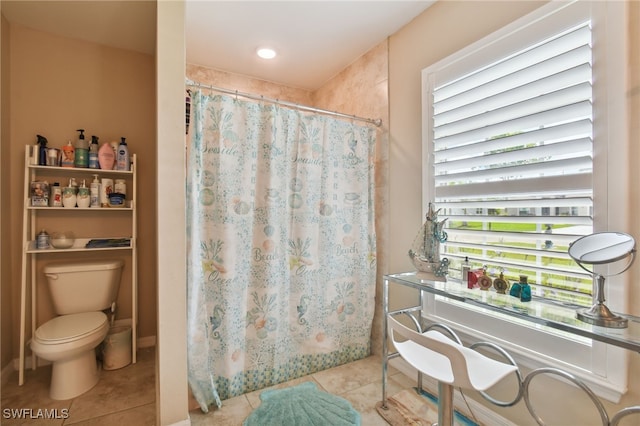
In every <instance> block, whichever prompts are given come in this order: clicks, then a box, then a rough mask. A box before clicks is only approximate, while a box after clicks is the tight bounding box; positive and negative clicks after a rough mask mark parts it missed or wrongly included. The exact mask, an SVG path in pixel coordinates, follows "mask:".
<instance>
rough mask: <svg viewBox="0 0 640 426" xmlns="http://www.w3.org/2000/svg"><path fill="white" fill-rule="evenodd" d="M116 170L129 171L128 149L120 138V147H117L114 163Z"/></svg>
mask: <svg viewBox="0 0 640 426" xmlns="http://www.w3.org/2000/svg"><path fill="white" fill-rule="evenodd" d="M116 164H117V165H116V170H125V171H129V148H128V147H127V142H126V141H125V138H121V140H120V145H119V146H118V159H117V163H116Z"/></svg>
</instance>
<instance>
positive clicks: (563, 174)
mask: <svg viewBox="0 0 640 426" xmlns="http://www.w3.org/2000/svg"><path fill="white" fill-rule="evenodd" d="M603 3H606V2H603ZM623 18H624V6H623V5H620V4H618V5H615V4H608V5H607V4H597V3H596V2H586V1H585V2H572V3H559V2H551V3H550V4H547V5H545V6H543V7H541V8H539V9H538V10H536V11H535V12H533V13H532V14H530V15H529V16H526V17H524V18H522V19H521V20H518V21H517V22H514V23H513V24H511V25H509V26H508V27H506V28H504V29H502V30H500V31H498V32H497V33H495V34H493V35H490V36H488V37H487V38H485V39H483V40H481V41H479V42H478V43H475V44H474V45H472V46H469V47H468V48H466V49H464V50H463V51H461V52H458V53H456V54H454V55H452V56H451V57H449V58H446V59H444V60H442V61H441V62H439V63H436V64H434V65H432V66H430V67H429V68H427V69H425V70H423V115H424V120H423V122H424V129H423V134H424V136H423V142H424V146H423V152H424V157H425V165H426V166H425V168H424V169H425V172H424V179H423V182H424V186H423V188H424V189H423V193H424V197H425V201H424V203H423V204H424V205H427V204H428V202H429V201H433V202H435V205H436V207H437V208H440V209H442V210H441V212H440V216H441V217H447V218H448V222H447V229H446V231H447V234H448V241H447V243H446V244H445V245H444V247H443V253H444V254H443V255H444V256H446V257H447V258H448V259H449V261H450V264H451V269H450V277H451V278H452V279H456V278H460V264H461V262H462V261H463V260H464V259H465V257H466V258H468V259H469V261H470V263H471V264H472V268H481V267H483V266H485V265H486V267H487V268H488V270H489V272H490V273H491V274H492V275H494V276H497V275H498V274H499V273H500V272H501V271H504V274H505V276H506V277H507V278H508V279H510V280H511V281H514V280H515V281H517V280H518V278H519V276H520V275H526V276H527V278H528V282H529V283H530V284H531V287H532V293H533V294H534V297H541V298H547V299H551V300H555V301H559V302H563V303H571V304H574V305H576V306H577V307H580V306H582V307H586V306H591V304H592V303H593V302H592V288H593V283H592V279H591V277H590V275H589V274H587V273H585V271H584V270H582V269H581V268H580V267H578V265H577V264H576V263H575V262H574V261H573V260H572V259H571V258H570V257H569V256H568V254H567V248H568V245H569V244H570V243H571V242H572V241H574V240H576V239H577V238H578V237H580V236H582V235H586V234H590V233H592V232H594V231H601V230H621V231H624V228H622V229H621V226H622V227H623V226H624V223H626V222H625V218H626V213H622V212H613V211H612V210H611V209H608V208H607V206H609V205H612V203H614V204H613V205H618V206H620V209H621V210H624V211H625V212H626V205H627V201H626V197H625V194H624V192H623V191H620V190H619V189H618V190H614V189H613V187H614V186H615V185H622V186H623V187H624V186H625V185H626V182H627V180H628V178H627V176H626V175H625V174H624V173H625V171H624V170H616V168H617V167H618V164H620V163H616V162H619V161H620V160H622V163H625V161H624V158H625V157H624V156H623V157H616V156H618V155H620V152H624V151H625V149H626V144H627V142H626V134H625V131H624V129H626V122H625V117H624V113H620V110H624V106H623V105H622V106H621V105H619V104H618V103H617V102H619V101H620V99H621V100H624V89H623V87H622V88H621V87H620V86H619V85H620V83H619V82H620V81H622V82H624V79H625V76H624V72H623V70H624V67H625V62H624V44H625V43H624V35H625V33H624V30H623V28H624V24H623V22H624V19H623ZM607 20H608V21H607ZM616 20H617V21H616ZM612 22H613V23H614V25H611V23H612ZM616 29H617V30H616ZM615 37H619V38H620V39H621V40H619V39H617V38H615ZM614 46H615V47H614ZM618 98H619V99H618ZM616 108H619V109H620V110H617V113H618V114H617V115H616V114H615V113H614V112H616ZM614 152H615V154H612V153H614ZM625 164H626V163H625ZM624 168H625V167H624V166H622V169H624ZM614 182H616V184H614ZM620 280H621V281H622V280H623V279H622V278H621V279H620ZM609 282H611V281H609ZM622 284H624V283H621V284H620V285H622ZM620 285H618V287H620ZM609 287H611V286H609ZM622 287H623V286H622ZM607 300H608V305H609V306H610V307H611V306H612V304H613V305H617V306H618V307H621V306H623V300H624V291H621V292H618V293H617V294H613V292H610V294H609V295H608V297H607ZM427 303H429V305H430V306H429V307H428V310H429V311H430V312H433V316H434V317H436V318H437V319H438V320H439V321H445V322H449V323H451V324H452V325H455V326H457V328H458V329H459V330H461V331H462V332H463V333H464V332H466V333H469V334H471V335H477V334H485V335H487V336H488V335H489V334H490V335H491V336H492V337H494V338H496V339H498V340H500V344H503V345H505V346H508V347H510V348H511V350H512V351H515V352H516V353H519V354H521V355H523V356H525V357H526V356H529V357H530V358H534V357H536V358H544V361H545V363H547V364H548V363H552V364H558V363H562V364H563V366H566V365H569V366H570V368H569V370H571V369H572V368H573V370H572V372H574V373H576V374H579V375H582V376H583V377H585V378H590V381H595V382H597V383H596V388H598V387H599V388H600V389H599V390H600V394H601V395H603V396H605V397H608V398H609V399H612V400H616V399H617V398H619V395H620V392H623V391H624V387H625V385H626V369H625V368H622V370H624V371H621V370H618V369H615V368H607V367H606V366H607V365H610V363H613V360H614V359H615V358H616V357H617V356H623V355H621V354H620V353H619V352H617V351H616V350H615V349H613V348H608V347H603V346H602V345H599V344H598V343H595V342H591V341H590V340H588V339H576V338H569V337H567V336H563V335H562V334H561V333H552V332H549V331H546V330H533V329H526V333H525V329H523V327H525V326H524V325H520V324H514V323H509V324H504V322H505V319H497V318H495V317H493V316H492V315H489V314H487V313H486V312H480V311H472V310H469V309H468V308H465V307H462V306H459V305H456V304H454V303H447V302H443V301H442V300H439V299H437V298H432V299H430V300H429V301H428V302H427ZM496 329H497V330H499V332H498V333H496V332H495V330H496ZM485 330H491V332H490V333H487V332H486V331H485ZM541 354H542V355H541ZM622 364H624V363H622ZM603 365H604V366H605V367H602V366H603ZM585 372H588V373H590V374H585ZM580 373H582V374H580ZM594 373H595V374H596V376H594ZM594 377H597V379H595V380H593V378H594Z"/></svg>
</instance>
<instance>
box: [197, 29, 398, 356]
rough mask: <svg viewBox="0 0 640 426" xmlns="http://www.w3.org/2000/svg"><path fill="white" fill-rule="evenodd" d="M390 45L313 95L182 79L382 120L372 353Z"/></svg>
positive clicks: (222, 78)
mask: <svg viewBox="0 0 640 426" xmlns="http://www.w3.org/2000/svg"><path fill="white" fill-rule="evenodd" d="M388 56H389V55H388V42H387V40H385V41H384V42H382V43H380V44H379V45H377V46H376V47H374V48H373V49H371V50H370V51H368V52H367V53H365V54H364V55H363V56H361V57H360V58H359V59H357V60H356V61H354V62H353V63H352V64H350V65H349V66H347V67H346V68H345V69H344V70H342V71H341V72H340V73H339V74H337V75H336V76H335V77H333V78H332V79H331V80H329V81H327V82H326V83H325V84H324V85H323V86H322V87H320V88H318V89H317V90H315V91H308V90H304V89H299V88H293V87H288V86H283V85H280V84H277V83H273V82H269V81H264V80H258V79H255V78H251V77H247V76H242V75H238V74H233V73H229V72H226V71H221V70H215V69H210V68H204V67H201V66H198V65H191V64H187V66H186V70H185V73H186V77H187V78H188V79H190V80H193V81H197V82H200V83H203V84H208V85H213V86H217V87H222V88H225V89H230V90H237V91H239V92H246V93H254V94H259V95H263V96H265V97H267V98H272V99H280V100H283V101H287V102H294V103H298V104H301V105H308V106H314V107H316V108H322V109H327V110H330V111H338V112H341V113H345V114H350V115H357V116H360V117H367V118H381V119H382V127H380V130H379V133H378V138H377V140H378V146H377V147H376V234H377V262H378V278H377V280H376V282H377V284H376V311H375V315H374V324H373V327H372V330H371V333H372V353H373V354H376V355H381V354H382V319H381V316H380V315H381V307H382V304H381V300H382V275H383V274H384V273H386V266H385V265H386V258H387V257H388V256H387V255H385V253H384V251H383V248H384V247H386V244H385V241H386V240H387V235H388V219H387V218H388V159H389V143H388V124H389V102H388V99H389V96H388V91H387V87H388V76H389V75H388Z"/></svg>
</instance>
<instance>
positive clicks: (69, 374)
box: [49, 349, 100, 400]
mask: <svg viewBox="0 0 640 426" xmlns="http://www.w3.org/2000/svg"><path fill="white" fill-rule="evenodd" d="M99 377H100V376H99V371H98V365H97V362H96V353H95V350H93V349H91V350H89V351H86V352H84V353H82V354H80V355H79V356H77V357H75V358H72V359H69V360H62V361H55V362H53V367H52V369H51V388H50V389H49V397H51V399H56V400H60V399H71V398H75V397H76V396H78V395H82V394H83V393H85V392H86V391H88V390H89V389H91V388H92V387H94V386H95V385H96V383H98V379H99Z"/></svg>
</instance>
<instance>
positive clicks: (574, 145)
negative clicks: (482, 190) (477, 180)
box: [434, 138, 592, 181]
mask: <svg viewBox="0 0 640 426" xmlns="http://www.w3.org/2000/svg"><path fill="white" fill-rule="evenodd" d="M472 148H476V146H475V145H473V147H472ZM591 150H592V142H591V139H587V138H582V139H577V140H570V141H566V142H557V143H553V144H550V145H539V146H535V147H532V148H523V149H517V150H513V151H504V152H500V153H498V154H491V155H486V156H485V157H484V158H485V159H486V161H485V165H486V164H505V165H508V164H515V163H517V162H519V161H523V159H532V160H533V159H536V161H538V162H543V163H542V164H541V165H542V166H544V167H545V168H546V167H547V164H548V163H547V162H548V161H549V159H552V158H558V157H560V156H576V155H580V154H584V153H588V154H591ZM436 159H437V160H439V156H438V155H437V154H436ZM529 166H532V165H531V164H530V165H529ZM590 166H591V160H590V158H589V160H588V164H587V165H586V167H590ZM477 167H478V160H477V157H471V158H465V159H462V160H453V161H446V162H440V161H437V162H436V164H435V169H434V170H435V174H436V176H441V175H443V174H446V177H445V179H446V178H450V180H451V181H454V180H455V179H456V176H454V175H452V174H455V173H459V172H461V171H462V172H464V171H471V170H474V169H476V168H477ZM518 170H522V169H520V168H518ZM566 171H567V172H569V171H570V169H569V170H566ZM542 172H543V170H540V173H542ZM529 173H532V172H529Z"/></svg>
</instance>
